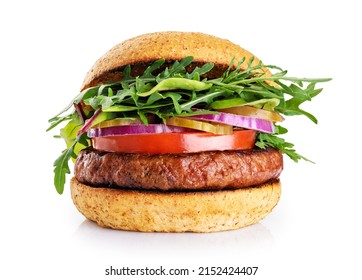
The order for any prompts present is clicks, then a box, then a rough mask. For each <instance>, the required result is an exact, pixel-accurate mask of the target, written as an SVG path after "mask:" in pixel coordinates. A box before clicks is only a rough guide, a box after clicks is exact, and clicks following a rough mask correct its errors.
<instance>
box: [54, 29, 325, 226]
mask: <svg viewBox="0 0 362 280" xmlns="http://www.w3.org/2000/svg"><path fill="white" fill-rule="evenodd" d="M328 80H330V79H306V78H302V79H300V78H291V77H288V76H286V71H284V70H282V69H281V68H279V67H276V66H271V65H265V64H263V63H262V62H261V61H260V60H259V59H258V58H257V57H255V56H254V55H253V54H252V53H250V52H249V51H247V50H245V49H243V48H242V47H240V46H238V45H236V44H234V43H232V42H230V41H229V40H226V39H221V38H218V37H215V36H212V35H207V34H203V33H196V32H156V33H149V34H143V35H140V36H137V37H134V38H131V39H129V40H126V41H123V42H121V43H120V44H118V45H116V46H114V47H113V48H112V49H110V50H109V51H108V52H106V53H105V54H104V55H103V56H102V57H101V58H99V59H98V60H97V61H96V62H95V64H94V65H93V66H92V68H91V69H90V70H89V71H88V73H87V74H86V76H85V78H84V81H83V84H82V86H81V91H80V93H79V94H78V95H77V96H76V97H75V98H74V99H73V100H72V102H71V103H70V104H69V106H67V107H66V108H65V109H64V110H62V112H61V113H60V114H58V115H56V116H55V117H53V118H51V119H50V120H49V122H50V127H49V128H48V130H51V129H53V128H54V127H56V126H58V125H59V124H61V123H65V125H64V126H63V128H61V129H60V136H61V138H63V139H64V140H65V142H66V145H67V148H66V149H65V150H64V151H63V152H62V154H61V155H60V156H59V157H58V158H57V159H56V160H55V162H54V185H55V187H56V190H57V191H58V193H60V194H61V193H63V191H64V186H65V183H66V174H69V173H70V168H69V165H68V162H69V160H70V159H73V160H74V161H75V163H74V177H73V178H72V179H71V181H70V192H71V197H72V200H73V202H74V204H75V206H76V208H77V209H78V210H79V212H80V213H82V214H83V215H84V216H85V217H86V218H87V219H89V220H91V221H94V222H96V223H97V224H98V225H100V226H102V227H109V228H113V229H120V230H131V231H144V232H215V231H224V230H232V229H237V228H241V227H245V226H248V225H251V224H254V223H257V222H259V221H260V220H262V219H263V218H265V216H267V215H268V214H269V213H270V212H271V211H272V210H273V208H274V207H275V206H276V205H277V203H278V201H279V198H280V195H281V184H280V180H279V176H280V174H281V171H282V169H283V154H286V155H287V156H289V157H290V158H291V159H292V160H294V161H296V162H297V161H299V160H301V159H303V160H308V159H306V158H305V157H303V156H301V155H300V154H298V153H297V152H296V151H295V149H294V147H293V144H291V143H289V142H287V141H286V140H284V138H282V137H281V136H280V135H281V134H285V133H286V132H287V129H286V128H284V127H282V126H281V125H280V123H282V122H283V120H284V119H285V117H288V116H292V115H304V116H306V117H307V118H309V119H310V120H312V121H313V122H315V123H317V119H316V118H315V117H314V116H313V115H312V114H311V113H309V112H306V111H305V110H302V109H300V108H299V106H300V105H301V104H302V103H303V102H304V101H310V100H311V99H312V98H314V97H315V96H317V95H318V94H319V93H320V92H321V90H322V89H321V88H317V87H316V85H317V83H320V82H326V81H328Z"/></svg>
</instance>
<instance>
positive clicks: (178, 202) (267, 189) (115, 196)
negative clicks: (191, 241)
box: [71, 178, 281, 232]
mask: <svg viewBox="0 0 362 280" xmlns="http://www.w3.org/2000/svg"><path fill="white" fill-rule="evenodd" d="M280 194H281V185H280V182H279V180H273V181H271V182H268V183H265V184H262V185H260V186H257V187H250V188H242V189H238V190H222V191H200V192H156V191H135V190H124V189H110V188H95V187H90V186H87V185H85V184H82V183H80V182H79V181H78V180H77V179H76V178H72V180H71V195H72V199H73V202H74V204H75V205H76V207H77V209H78V210H79V211H80V212H81V213H82V214H83V215H84V216H85V217H86V218H88V219H89V220H92V221H94V222H96V223H97V224H98V225H100V226H102V227H110V228H113V229H122V230H132V231H145V232H215V231H224V230H232V229H237V228H241V227H245V226H248V225H251V224H255V223H257V222H259V221H260V220H262V219H263V218H264V217H265V216H266V215H267V214H269V213H270V212H271V211H272V209H273V208H274V206H275V205H276V204H277V203H278V201H279V198H280Z"/></svg>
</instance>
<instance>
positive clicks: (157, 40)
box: [81, 32, 260, 90]
mask: <svg viewBox="0 0 362 280" xmlns="http://www.w3.org/2000/svg"><path fill="white" fill-rule="evenodd" d="M187 56H193V57H194V66H195V64H196V65H197V64H200V63H202V64H203V63H207V62H213V63H214V64H215V67H214V69H213V70H212V71H211V73H210V75H212V74H214V76H216V77H218V76H219V75H221V74H222V73H223V71H224V70H225V69H227V67H228V66H229V64H230V61H231V60H232V58H234V57H235V61H234V66H235V67H236V66H237V64H238V62H239V61H240V60H241V59H242V58H243V57H245V58H246V59H245V62H244V63H243V64H242V65H241V67H240V68H241V69H245V67H246V66H247V63H248V61H249V59H250V58H251V57H252V56H254V55H253V54H251V53H250V52H249V51H247V50H245V49H243V48H241V47H240V46H238V45H236V44H234V43H232V42H230V41H228V40H225V39H220V38H218V37H215V36H212V35H207V34H203V33H197V32H156V33H148V34H144V35H140V36H137V37H134V38H132V39H129V40H126V41H124V42H122V43H120V44H118V45H116V46H114V47H113V48H112V49H110V50H109V51H108V52H107V53H106V54H104V55H103V56H102V57H101V58H99V59H98V60H97V61H96V63H95V64H94V65H93V67H92V68H91V69H90V70H89V72H88V73H87V75H86V77H85V79H84V82H83V85H82V88H81V90H84V89H86V88H88V87H92V86H96V85H98V84H102V83H106V82H114V81H117V80H119V79H121V78H122V70H123V68H124V66H126V65H128V64H130V65H136V67H134V69H133V68H132V69H133V70H134V71H136V73H133V74H135V75H137V74H140V73H142V72H143V71H144V70H145V68H146V67H147V65H149V64H150V62H152V61H155V60H157V59H160V58H163V59H165V60H166V61H167V62H172V61H175V60H181V59H183V58H185V57H187ZM254 57H255V56H254ZM259 62H260V61H259V59H258V58H256V57H255V59H254V62H253V65H255V64H257V63H259ZM137 69H138V70H139V71H137ZM212 72H214V73H212Z"/></svg>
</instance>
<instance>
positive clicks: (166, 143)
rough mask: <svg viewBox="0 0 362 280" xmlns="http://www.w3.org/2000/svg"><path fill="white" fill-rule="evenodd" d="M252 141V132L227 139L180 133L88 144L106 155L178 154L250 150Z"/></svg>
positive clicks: (239, 132)
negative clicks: (106, 152) (107, 153)
mask: <svg viewBox="0 0 362 280" xmlns="http://www.w3.org/2000/svg"><path fill="white" fill-rule="evenodd" d="M255 138H256V131H254V130H235V131H234V132H233V133H232V134H228V135H219V134H213V133H207V132H180V133H158V134H140V135H134V134H129V135H120V136H118V135H117V136H105V137H95V138H92V144H93V148H94V149H96V150H102V151H108V152H123V153H151V154H169V153H171V154H180V153H196V152H204V151H224V150H245V149H252V148H253V147H254V143H255Z"/></svg>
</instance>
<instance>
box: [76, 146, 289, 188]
mask: <svg viewBox="0 0 362 280" xmlns="http://www.w3.org/2000/svg"><path fill="white" fill-rule="evenodd" d="M282 169H283V156H282V153H281V152H280V151H278V150H275V149H273V148H268V149H265V150H262V149H252V150H244V151H213V152H203V153H192V154H187V153H185V154H163V155H159V154H157V155H153V154H132V153H110V152H103V151H97V150H93V149H85V150H82V151H81V152H80V153H79V154H78V157H77V160H76V163H75V168H74V174H75V177H76V178H77V179H78V181H80V182H81V183H83V184H88V185H92V186H98V187H113V188H128V189H145V190H164V191H167V190H176V191H178V190H190V191H191V190H221V189H238V188H243V187H248V186H254V185H259V184H262V183H265V182H267V181H269V180H271V179H276V178H278V177H279V175H280V173H281V171H282Z"/></svg>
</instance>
